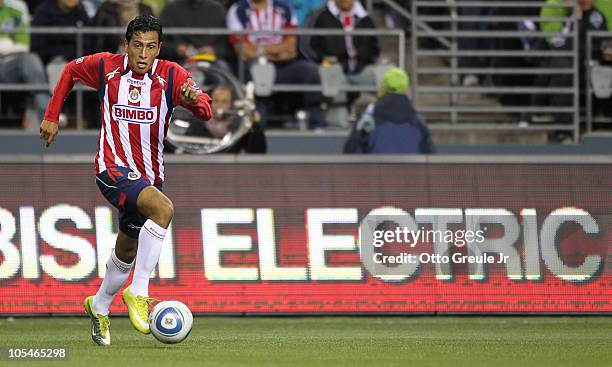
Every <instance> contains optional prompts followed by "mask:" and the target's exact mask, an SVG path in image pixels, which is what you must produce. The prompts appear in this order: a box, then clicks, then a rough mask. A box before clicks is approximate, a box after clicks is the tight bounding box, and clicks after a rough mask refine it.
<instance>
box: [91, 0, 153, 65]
mask: <svg viewBox="0 0 612 367" xmlns="http://www.w3.org/2000/svg"><path fill="white" fill-rule="evenodd" d="M137 15H153V9H151V7H150V6H148V5H145V4H143V3H142V2H140V1H139V0H106V1H105V2H104V3H102V5H100V7H99V8H98V11H97V12H96V15H95V16H94V18H93V21H92V23H93V26H96V27H126V26H127V24H128V23H129V22H130V21H131V20H132V19H134V18H135V17H136V16H137ZM123 40H124V36H123V35H120V34H108V35H96V36H95V38H94V42H93V49H94V51H95V52H103V51H106V52H111V53H123Z"/></svg>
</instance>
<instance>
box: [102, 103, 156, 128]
mask: <svg viewBox="0 0 612 367" xmlns="http://www.w3.org/2000/svg"><path fill="white" fill-rule="evenodd" d="M112 110H113V118H114V119H115V120H117V121H121V122H127V123H130V124H145V125H148V124H152V123H154V122H155V121H156V120H157V109H156V108H155V107H135V106H125V105H121V104H115V105H113V108H112Z"/></svg>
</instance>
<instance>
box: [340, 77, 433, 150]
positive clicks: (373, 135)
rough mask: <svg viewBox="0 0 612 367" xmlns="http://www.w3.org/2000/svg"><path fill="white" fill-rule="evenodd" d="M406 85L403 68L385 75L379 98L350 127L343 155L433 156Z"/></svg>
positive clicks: (423, 124) (428, 135)
mask: <svg viewBox="0 0 612 367" xmlns="http://www.w3.org/2000/svg"><path fill="white" fill-rule="evenodd" d="M409 83H410V82H409V79H408V75H407V74H406V72H405V71H404V70H402V69H399V68H393V69H390V70H388V71H387V72H386V73H385V75H384V77H383V82H382V85H381V88H380V91H379V97H380V98H379V99H378V101H377V102H376V103H375V104H371V105H369V106H368V107H367V108H366V111H365V113H363V114H362V116H361V118H359V120H358V121H357V123H356V124H355V126H354V127H353V131H352V132H351V135H350V136H349V138H348V140H347V142H346V144H345V145H344V153H368V154H431V153H434V145H433V142H432V140H431V134H430V132H429V129H428V128H427V126H426V125H425V122H424V121H423V118H422V117H421V116H420V115H419V113H418V112H417V111H416V109H415V108H414V105H413V104H412V101H411V100H410V98H408V95H407V93H408V86H409Z"/></svg>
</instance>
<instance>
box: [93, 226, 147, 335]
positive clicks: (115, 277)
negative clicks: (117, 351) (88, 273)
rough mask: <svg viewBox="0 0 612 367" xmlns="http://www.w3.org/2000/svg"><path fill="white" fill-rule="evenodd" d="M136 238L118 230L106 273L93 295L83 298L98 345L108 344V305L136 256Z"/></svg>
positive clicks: (124, 279)
mask: <svg viewBox="0 0 612 367" xmlns="http://www.w3.org/2000/svg"><path fill="white" fill-rule="evenodd" d="M137 246H138V240H136V239H135V238H131V237H130V236H128V235H126V234H125V233H123V232H121V231H119V234H118V235H117V241H116V242H115V248H114V249H113V252H112V253H111V256H110V258H109V259H108V261H107V262H106V274H105V275H104V280H103V281H102V284H101V285H100V288H98V292H97V293H96V295H95V296H89V297H87V298H86V299H85V303H84V306H85V311H86V312H87V314H88V315H89V317H90V319H91V337H92V339H93V341H94V342H95V343H96V344H98V345H102V346H105V345H109V344H110V319H109V318H108V313H109V307H110V305H111V303H112V302H113V299H114V298H115V296H116V295H117V292H119V290H120V289H121V287H123V285H124V284H125V282H126V280H127V278H128V277H129V276H130V270H131V269H132V264H133V263H134V257H135V256H136V248H137Z"/></svg>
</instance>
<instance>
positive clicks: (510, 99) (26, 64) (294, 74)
mask: <svg viewBox="0 0 612 367" xmlns="http://www.w3.org/2000/svg"><path fill="white" fill-rule="evenodd" d="M463 1H464V0H456V2H457V11H458V13H459V14H458V15H459V16H464V17H482V18H485V19H486V18H489V17H495V16H498V15H502V16H521V17H525V18H526V19H527V20H525V21H523V22H493V21H491V22H459V23H458V27H459V30H462V31H484V32H486V31H488V30H496V31H497V30H521V31H527V32H529V31H533V32H538V31H545V32H558V33H559V34H560V35H563V34H569V33H571V32H573V31H574V30H573V29H572V23H571V22H568V21H566V22H564V21H561V20H559V18H562V17H566V16H569V15H572V13H574V14H575V15H576V16H577V17H578V19H579V20H578V33H579V40H580V41H579V52H580V60H585V61H586V60H587V59H594V60H596V61H597V62H599V63H601V64H603V65H609V64H612V42H608V41H605V40H603V41H598V42H597V43H596V44H595V47H594V48H593V53H592V55H586V47H585V44H586V38H585V37H586V32H587V31H590V30H606V31H607V30H611V29H612V0H577V6H575V7H574V6H573V2H572V1H570V0H547V1H546V4H545V5H544V6H543V7H523V8H521V7H512V8H505V7H499V8H494V7H475V6H463V7H462V6H461V3H462V2H463ZM528 1H529V0H527V1H525V3H527V2H528ZM533 1H537V2H541V0H533ZM398 3H400V4H401V5H402V6H405V7H406V8H408V9H410V7H411V0H404V1H398ZM560 4H561V5H564V6H562V7H558V6H556V5H560ZM444 13H446V15H448V8H444V7H431V8H427V7H425V8H423V9H421V11H420V12H419V15H444ZM138 14H152V15H155V16H158V17H159V18H160V19H161V22H162V25H163V26H164V27H183V28H187V27H189V28H197V29H207V28H223V29H229V30H232V31H245V30H256V31H271V32H270V33H268V34H264V35H254V34H250V35H242V34H234V35H230V36H229V37H228V36H226V35H213V34H207V35H193V34H191V35H174V34H173V35H165V37H164V40H163V47H162V50H161V54H160V58H163V59H167V60H171V61H176V62H179V63H182V64H185V63H189V62H190V60H193V58H194V56H195V55H207V56H208V60H212V62H213V63H214V65H215V66H216V67H218V68H221V69H223V70H227V71H228V72H229V73H233V74H236V75H237V74H239V67H238V65H239V64H241V63H242V64H243V65H245V68H244V70H243V72H242V73H243V74H244V75H241V77H244V78H245V81H246V80H250V79H255V78H256V77H257V76H259V75H266V73H269V70H270V68H269V66H270V65H272V66H273V69H274V72H273V73H272V74H270V75H273V76H272V78H273V79H274V80H273V82H274V83H278V84H293V85H296V84H297V85H300V84H305V85H312V84H321V83H322V80H321V75H322V74H321V66H322V65H323V66H335V67H336V68H337V70H340V74H341V79H342V83H346V84H350V85H357V86H374V87H377V88H378V90H379V91H380V86H381V82H382V80H381V79H380V75H377V72H376V66H377V65H380V63H381V62H380V55H381V46H380V45H379V39H378V37H376V36H355V35H346V36H331V35H316V36H302V37H299V38H298V37H297V36H293V35H279V34H278V33H274V32H275V31H278V30H287V29H296V28H308V29H338V30H357V29H375V28H376V25H375V22H374V20H373V19H372V16H371V15H370V14H368V11H367V9H366V7H365V6H364V4H362V3H360V1H359V0H328V1H326V0H105V1H102V0H0V17H1V19H0V20H1V21H2V27H3V28H4V29H9V28H17V29H20V28H26V27H29V26H53V27H56V26H64V27H65V26H68V27H73V26H100V27H124V26H125V25H127V23H128V22H129V21H130V20H131V19H133V18H134V16H136V15H138ZM389 14H390V16H389V17H388V18H385V20H387V26H389V25H391V26H397V27H402V26H406V24H404V23H402V21H401V20H400V19H401V17H397V16H395V17H393V14H392V13H391V12H389ZM389 14H388V15H389ZM529 17H535V18H537V17H552V18H551V20H550V21H533V20H530V19H528V18H529ZM432 27H434V28H438V29H440V28H445V27H446V29H449V28H448V27H449V25H448V24H446V25H444V24H436V23H432ZM408 28H409V27H406V29H408ZM422 41H423V42H425V43H429V45H425V46H423V47H431V48H436V47H439V45H436V41H435V39H423V40H422ZM76 43H77V37H76V35H75V34H70V33H68V34H66V33H64V34H51V33H33V34H31V35H30V34H29V33H11V32H4V33H2V31H0V83H34V84H45V83H47V82H49V79H52V77H51V75H49V74H50V72H49V70H52V69H50V68H49V67H50V66H52V65H54V63H60V64H61V63H62V62H66V61H69V60H72V59H74V58H76V57H78V56H81V55H77V54H76V52H77V48H76V47H75V45H76ZM571 46H572V45H571V42H570V41H568V39H567V38H565V37H563V36H560V37H540V38H537V37H533V38H532V37H525V38H520V39H519V38H508V39H506V38H495V39H493V38H477V37H476V38H474V37H471V38H467V37H466V38H459V41H458V47H459V50H469V51H478V50H491V49H504V50H512V49H517V50H521V49H522V50H543V49H548V50H564V49H568V48H570V47H571ZM82 50H83V54H89V53H95V52H102V51H108V52H123V35H122V34H113V35H108V34H96V35H90V36H87V37H84V38H83V40H82ZM458 64H459V67H460V68H466V69H473V70H474V72H473V73H472V72H466V73H464V74H463V75H461V81H460V83H461V84H462V85H463V86H466V87H470V86H477V85H483V84H490V85H495V86H502V87H503V86H513V85H521V86H523V85H529V84H531V85H537V86H551V87H564V86H571V85H572V80H571V74H559V75H556V74H546V75H544V74H543V75H539V76H536V77H534V76H533V75H518V76H517V75H489V74H487V73H486V72H484V73H481V72H478V69H479V68H480V69H482V68H489V67H498V68H513V67H520V66H539V67H550V68H560V69H563V68H569V67H571V65H572V59H571V57H549V58H529V57H526V58H524V59H517V58H508V57H477V56H469V57H460V58H459V60H458ZM585 67H586V62H581V63H580V68H581V69H582V70H581V71H582V72H581V73H580V75H581V76H583V75H585V73H584V68H585ZM252 70H257V73H256V74H257V75H252ZM330 75H331V74H330ZM397 75H398V74H396V77H399V76H397ZM336 76H337V75H336ZM584 79H585V78H581V80H580V83H581V86H582V87H583V88H584V85H585V84H586V80H584ZM51 82H52V80H51ZM51 84H52V83H51ZM407 89H409V87H408V88H407ZM49 93H50V91H48V90H36V91H34V92H32V94H31V95H32V97H33V98H32V100H33V102H34V105H35V110H36V112H37V113H38V114H39V115H41V116H42V114H43V111H44V109H45V106H46V104H47V102H48V100H49ZM401 94H405V95H407V94H408V91H407V90H406V92H405V93H401ZM85 95H86V96H85V99H86V101H85V103H86V105H90V104H91V105H95V104H96V103H97V101H96V100H95V99H96V97H95V95H94V94H93V93H89V94H87V93H86V94H85ZM373 95H374V93H372V94H371V95H370V96H373ZM3 97H4V94H3ZM361 97H364V96H363V95H361V96H360V95H359V94H358V93H336V95H335V96H334V97H333V98H332V97H329V96H326V95H324V94H323V93H322V92H318V91H312V90H306V91H303V92H295V93H293V94H292V96H291V97H289V98H287V97H283V103H275V102H278V100H275V98H277V97H276V96H275V95H274V94H272V95H270V96H265V97H261V98H258V99H257V110H258V116H259V118H258V121H260V125H259V126H260V127H261V128H262V129H264V128H266V127H267V126H268V124H269V121H271V120H272V118H271V117H270V116H271V115H272V114H275V113H279V111H274V109H278V108H279V106H280V107H282V106H284V105H289V111H296V110H299V111H300V112H302V115H300V116H301V117H299V118H301V119H302V120H304V125H302V127H304V128H308V129H313V130H317V129H330V128H342V129H347V128H350V126H349V125H348V124H347V123H346V121H347V120H349V119H348V116H349V111H352V112H354V111H355V108H352V109H351V106H353V105H354V103H355V102H358V101H359V100H360V98H361ZM379 97H380V96H379ZM568 98H571V95H552V94H551V95H546V94H543V95H526V94H525V95H517V94H512V95H501V96H500V102H501V103H503V104H507V105H536V106H537V105H548V106H564V105H568V104H570V105H571V101H568ZM407 101H408V103H412V102H411V101H410V100H409V99H407ZM68 103H69V104H70V103H74V101H72V102H71V101H68ZM375 103H376V101H372V103H371V104H370V105H371V106H372V108H373V106H374V105H375ZM605 106H606V105H604V104H601V106H600V107H598V108H600V109H603V110H605ZM283 112H287V111H280V113H283ZM361 112H362V113H363V112H364V111H361ZM97 113H98V112H97V109H90V108H88V109H87V110H86V111H85V118H86V120H87V125H86V127H89V128H96V127H98V126H99V116H97ZM406 114H407V116H409V117H406V119H412V120H415V121H416V120H419V121H416V122H415V123H418V126H420V124H423V125H424V121H421V120H422V118H421V117H420V116H418V114H417V113H416V111H412V110H410V111H406ZM338 116H342V117H340V118H338ZM410 116H412V117H410ZM359 117H360V116H354V113H353V121H358V120H359ZM417 117H418V118H417ZM565 117H567V116H564V115H563V114H561V113H559V114H556V115H555V114H550V115H549V116H536V115H533V116H529V118H531V119H532V121H534V122H537V121H538V120H539V121H545V120H547V119H548V120H549V121H560V120H563V119H564V118H565ZM299 118H298V119H299ZM23 121H24V127H25V128H26V129H28V130H31V131H36V130H37V128H38V126H37V125H36V124H32V123H28V121H36V120H32V119H24V120H23ZM365 126H367V124H366V125H365ZM211 128H212V127H211ZM353 128H354V127H353ZM417 130H419V131H421V130H420V127H419V128H418V129H417ZM258 134H259V133H258ZM391 135H392V134H391ZM425 135H428V134H425ZM425 140H427V139H425ZM425 140H423V141H425ZM421 143H422V142H421ZM419 144H420V143H419ZM353 145H354V144H353ZM257 146H258V147H259V148H257V149H256V150H261V149H260V147H261V145H260V144H257ZM423 146H425V148H424V150H432V149H433V148H431V147H428V144H424V145H423Z"/></svg>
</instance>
